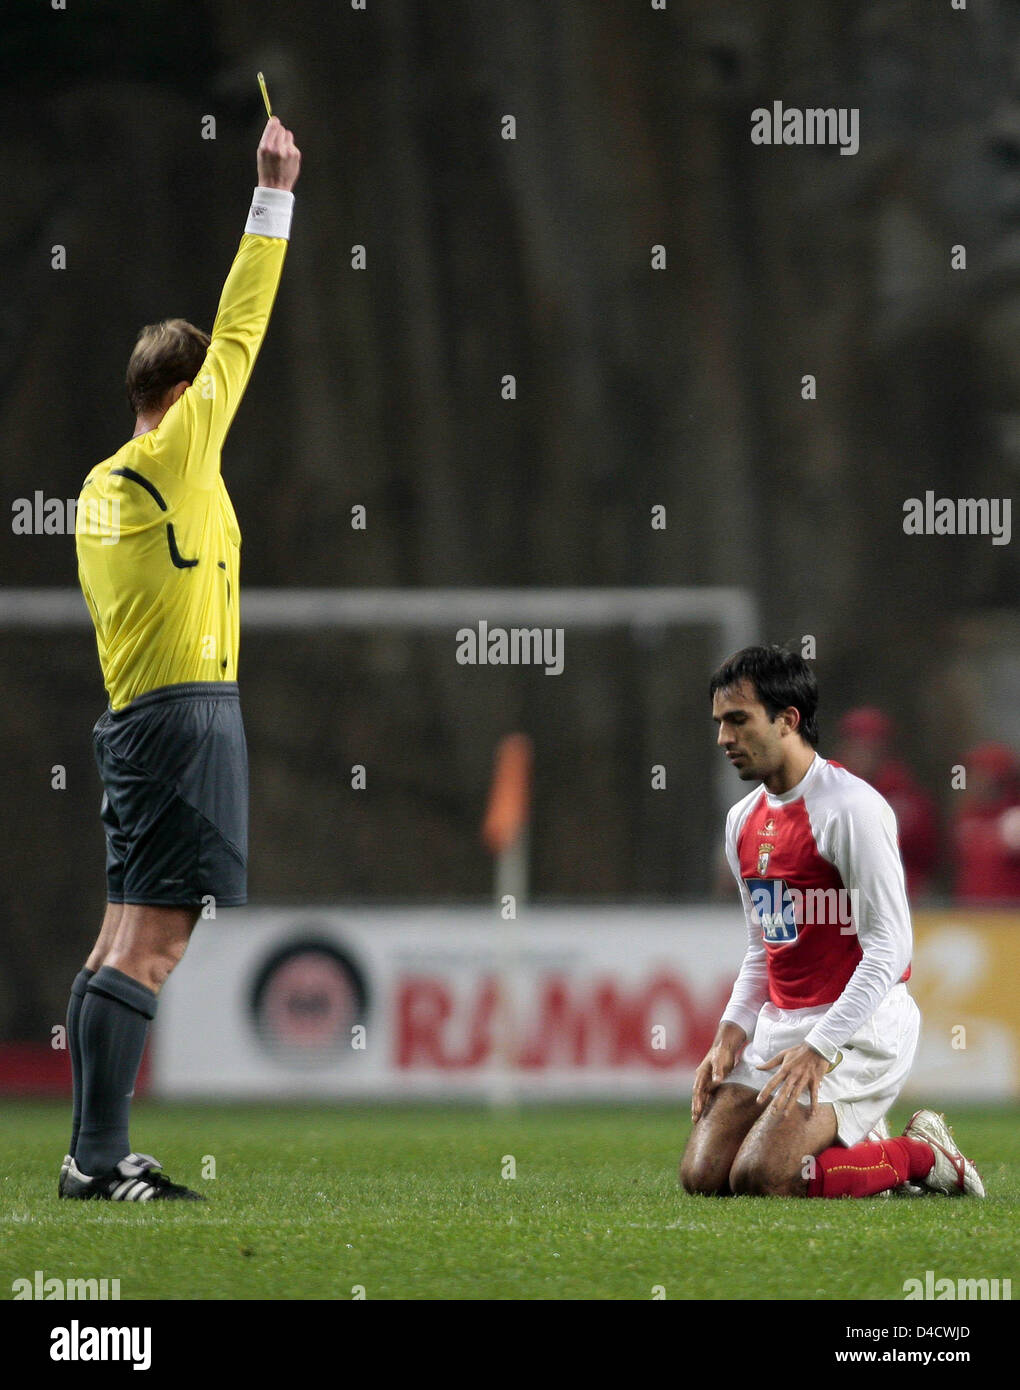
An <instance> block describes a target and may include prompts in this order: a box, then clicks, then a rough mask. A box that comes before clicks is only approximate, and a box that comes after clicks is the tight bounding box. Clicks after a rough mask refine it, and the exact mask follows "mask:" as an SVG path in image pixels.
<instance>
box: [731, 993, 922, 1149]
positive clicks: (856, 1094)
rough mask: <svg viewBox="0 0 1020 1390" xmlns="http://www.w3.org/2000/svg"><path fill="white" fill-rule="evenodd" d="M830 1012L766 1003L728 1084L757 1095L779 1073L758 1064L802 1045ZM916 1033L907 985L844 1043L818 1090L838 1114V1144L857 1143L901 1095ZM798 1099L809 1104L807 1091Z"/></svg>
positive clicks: (916, 1012)
mask: <svg viewBox="0 0 1020 1390" xmlns="http://www.w3.org/2000/svg"><path fill="white" fill-rule="evenodd" d="M828 1008H829V1006H828V1005H822V1006H821V1007H819V1008H812V1009H779V1008H777V1007H776V1006H775V1004H772V1003H766V1004H764V1005H763V1006H762V1008H761V1011H760V1013H759V1014H758V1022H757V1024H756V1026H755V1030H754V1037H753V1038H751V1039H750V1040H749V1042H748V1043H747V1045H746V1046H745V1048H744V1051H743V1053H742V1054H741V1057H740V1060H739V1061H738V1062H737V1065H736V1066H735V1067H734V1068H733V1070H732V1071H731V1072H730V1074H729V1076H728V1077H727V1078H726V1082H734V1083H735V1084H737V1085H740V1086H751V1087H753V1088H754V1090H756V1091H760V1090H761V1088H762V1087H763V1086H764V1085H765V1083H766V1081H769V1080H770V1079H771V1078H772V1077H774V1076H775V1075H776V1072H777V1071H778V1070H779V1068H778V1067H774V1068H773V1069H772V1071H762V1070H761V1068H760V1063H762V1062H767V1061H769V1060H770V1059H771V1058H772V1057H774V1056H775V1055H776V1053H777V1052H782V1051H783V1049H784V1048H787V1047H796V1045H797V1044H798V1043H801V1042H803V1041H804V1039H805V1038H806V1037H807V1035H808V1033H809V1032H810V1031H811V1029H812V1028H813V1027H814V1025H815V1024H816V1023H817V1022H818V1020H819V1019H820V1018H822V1017H823V1016H824V1015H825V1014H826V1013H827V1012H828ZM920 1031H921V1013H920V1010H919V1009H918V1007H917V1005H916V1004H915V1003H914V1001H913V999H912V998H911V997H910V995H909V994H908V993H907V987H906V985H904V984H896V985H893V987H892V989H891V990H890V991H889V993H888V994H887V995H886V997H885V999H884V1000H883V1001H882V1003H881V1004H879V1006H878V1008H877V1009H876V1010H875V1012H874V1013H873V1014H872V1015H871V1017H870V1018H869V1019H868V1021H867V1023H865V1024H864V1026H863V1027H862V1028H860V1029H859V1030H858V1031H857V1032H856V1033H855V1034H854V1035H853V1037H852V1038H851V1039H850V1040H849V1042H846V1043H844V1044H843V1046H842V1048H841V1049H840V1051H841V1052H842V1054H843V1055H842V1058H841V1059H840V1060H839V1061H837V1063H836V1065H835V1066H834V1067H833V1069H832V1071H830V1072H827V1073H826V1075H825V1076H823V1077H822V1080H821V1084H820V1085H819V1087H818V1101H819V1104H821V1105H831V1106H832V1107H833V1109H834V1110H835V1112H836V1126H837V1128H836V1136H837V1138H838V1139H839V1141H840V1143H841V1144H845V1145H846V1146H847V1147H848V1148H849V1147H850V1145H852V1144H858V1143H860V1141H861V1140H862V1139H863V1138H864V1137H865V1135H866V1134H867V1133H868V1131H869V1130H870V1129H871V1128H872V1127H873V1126H874V1125H876V1124H878V1122H879V1121H880V1120H881V1119H882V1117H883V1115H884V1114H885V1113H886V1111H887V1110H888V1109H889V1107H890V1105H892V1103H893V1101H894V1100H895V1099H896V1097H897V1096H898V1095H899V1093H900V1090H901V1088H902V1086H903V1083H904V1081H906V1079H907V1076H908V1075H909V1073H910V1068H911V1066H912V1065H913V1061H914V1053H915V1052H916V1051H917V1038H918V1034H919V1033H920ZM724 1084H725V1083H724ZM798 1099H799V1101H800V1103H801V1104H802V1105H807V1104H809V1102H810V1097H809V1096H808V1093H807V1092H806V1091H805V1092H804V1094H803V1095H802V1096H800V1097H798Z"/></svg>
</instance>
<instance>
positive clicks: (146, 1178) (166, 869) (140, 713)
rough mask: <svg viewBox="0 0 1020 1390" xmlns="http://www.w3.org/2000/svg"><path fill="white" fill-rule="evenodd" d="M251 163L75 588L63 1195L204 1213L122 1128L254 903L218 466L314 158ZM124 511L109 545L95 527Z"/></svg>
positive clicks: (235, 555) (84, 548)
mask: <svg viewBox="0 0 1020 1390" xmlns="http://www.w3.org/2000/svg"><path fill="white" fill-rule="evenodd" d="M257 163H258V187H257V188H256V189H255V196H254V198H253V200H252V204H251V210H250V212H249V214H248V222H247V225H246V226H245V230H244V236H243V237H242V238H241V245H240V247H239V249H238V252H237V255H236V257H235V259H234V264H233V266H232V267H231V270H230V274H229V275H228V277H227V282H226V284H225V285H224V288H223V294H222V296H221V299H220V304H219V310H218V312H217V315H216V322H215V323H214V325H213V331H212V337H211V338H210V337H209V336H208V335H207V334H205V333H203V332H201V330H199V329H197V328H195V327H194V326H193V325H192V324H190V323H187V322H186V321H185V320H184V319H168V320H165V321H164V322H163V323H159V324H155V325H153V326H151V327H148V328H144V329H142V331H141V333H140V334H139V336H138V341H137V342H136V344H135V347H134V351H133V352H132V354H131V359H130V361H129V363H128V369H127V390H128V397H129V400H130V403H131V408H132V410H133V411H134V412H135V416H136V422H135V431H134V436H133V437H132V438H131V439H130V440H129V441H128V443H126V444H125V445H123V447H122V448H120V449H119V450H118V451H117V452H116V453H115V454H114V455H113V457H112V458H108V459H106V461H105V462H103V463H101V464H99V465H98V467H96V468H94V469H93V470H92V472H91V473H90V474H89V475H88V477H87V478H86V479H85V482H84V484H83V486H82V491H81V496H80V498H79V505H78V510H77V523H76V536H75V540H76V546H77V552H78V577H79V580H80V582H81V588H82V593H83V594H84V596H85V602H86V604H87V605H88V609H89V612H90V613H91V615H92V621H93V623H94V625H95V629H96V643H97V645H98V648H99V660H100V664H101V666H102V670H103V679H104V683H105V685H106V689H107V692H108V694H109V709H108V710H107V711H106V713H105V714H103V715H102V716H101V718H100V719H99V721H98V723H97V724H96V726H95V729H94V731H93V743H94V747H95V754H96V761H97V763H98V765H99V772H100V776H101V777H102V779H103V786H104V789H105V792H104V796H103V803H102V809H101V816H102V820H103V824H104V826H105V830H106V877H107V907H106V915H105V917H104V918H103V925H102V929H101V931H100V933H99V939H98V941H97V942H96V944H95V947H94V948H93V951H92V954H91V955H90V956H89V958H88V960H87V961H86V963H85V968H84V969H83V970H81V971H80V972H79V973H78V975H77V976H76V977H75V980H74V983H73V985H72V986H71V999H70V1003H69V1005H68V1011H67V1036H68V1041H69V1047H70V1052H71V1067H72V1074H73V1079H74V1113H73V1120H72V1128H71V1145H70V1151H69V1153H68V1155H67V1157H66V1158H65V1159H64V1163H63V1166H62V1168H61V1173H60V1184H59V1191H60V1195H61V1197H69V1198H78V1199H84V1200H88V1199H90V1198H100V1199H103V1200H106V1201H114V1202H147V1201H152V1200H157V1199H164V1198H184V1199H190V1200H201V1198H200V1197H199V1195H198V1194H197V1193H195V1192H191V1191H189V1190H188V1189H187V1188H186V1187H181V1186H178V1185H177V1184H175V1183H172V1182H170V1181H169V1179H168V1178H166V1177H165V1176H164V1175H163V1173H162V1172H161V1165H160V1164H159V1163H157V1162H156V1160H155V1159H154V1158H152V1157H151V1156H150V1155H148V1154H141V1153H135V1152H132V1150H131V1144H130V1142H129V1139H128V1120H129V1114H130V1104H131V1096H132V1094H133V1091H134V1085H135V1078H136V1076H137V1073H138V1065H139V1062H140V1061H141V1057H142V1050H143V1048H144V1045H145V1036H146V1033H147V1031H148V1027H149V1022H150V1020H151V1019H152V1018H153V1017H154V1016H155V1013H156V1002H157V996H158V994H159V991H160V988H161V986H162V985H163V983H164V981H165V980H166V978H167V976H168V975H169V974H170V972H171V970H173V968H174V966H175V965H176V964H177V962H178V961H179V960H180V959H181V957H182V956H183V954H184V951H185V949H186V947H187V944H188V939H189V938H190V936H191V932H192V929H193V928H194V925H195V922H196V921H197V919H198V916H199V913H200V911H201V910H202V909H203V907H205V906H207V905H210V904H214V905H215V907H217V908H219V907H231V906H236V905H238V904H241V903H244V902H246V901H247V855H248V758H247V749H246V746H245V738H244V725H243V723H242V720H241V707H240V703H239V698H238V688H237V651H238V639H239V630H240V629H239V615H238V573H239V558H240V546H241V533H240V531H239V529H238V525H237V518H236V517H235V515H234V509H233V507H232V505H231V502H230V498H229V496H228V495H227V489H226V487H225V486H224V483H223V477H222V474H221V472H220V451H221V449H222V447H223V442H224V440H225V438H226V435H227V431H228V430H229V428H230V424H231V421H232V420H233V418H234V415H235V413H236V411H237V408H238V406H239V405H240V403H241V398H242V396H243V395H244V392H245V388H246V387H247V385H248V380H249V378H250V376H251V372H252V368H253V366H254V364H255V359H256V357H257V356H258V352H259V349H260V347H261V346H262V340H263V338H264V336H265V332H266V327H267V325H268V323H269V315H270V313H271V311H272V307H273V301H274V299H275V297H276V291H277V288H278V286H279V283H280V276H281V274H282V272H283V262H284V257H285V256H286V252H287V241H288V237H289V235H290V222H291V214H292V211H293V206H294V195H293V193H292V192H291V190H292V189H293V187H294V184H295V183H296V181H297V177H298V172H299V170H300V167H301V154H300V151H299V150H298V149H297V147H296V145H295V144H294V139H293V136H292V134H291V132H290V131H289V130H286V129H285V128H284V127H283V126H282V125H281V124H280V122H279V120H277V119H276V117H275V116H274V117H273V118H272V119H271V120H270V121H269V123H268V124H267V126H266V128H265V131H264V132H263V135H262V139H261V141H260V143H259V148H258V155H257ZM104 504H105V505H104ZM111 515H112V516H115V517H117V518H118V530H117V532H116V534H115V535H114V534H111V533H107V534H103V528H102V527H100V526H97V525H95V524H90V521H94V518H95V517H97V516H99V517H109V516H111Z"/></svg>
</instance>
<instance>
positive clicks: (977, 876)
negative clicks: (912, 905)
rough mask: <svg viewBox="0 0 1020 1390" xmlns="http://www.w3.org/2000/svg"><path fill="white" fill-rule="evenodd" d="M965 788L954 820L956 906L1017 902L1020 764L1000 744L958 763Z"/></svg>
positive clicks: (973, 751) (984, 745) (985, 747)
mask: <svg viewBox="0 0 1020 1390" xmlns="http://www.w3.org/2000/svg"><path fill="white" fill-rule="evenodd" d="M963 766H964V767H965V769H966V772H967V786H966V790H965V791H964V793H963V798H962V803H961V805H960V809H959V810H958V811H957V813H956V815H955V816H954V818H953V850H954V857H955V861H956V894H955V896H956V901H957V902H958V903H997V904H999V905H1003V904H1006V903H1013V904H1020V763H1018V761H1017V756H1016V754H1015V753H1014V752H1013V750H1012V749H1011V748H1009V747H1007V746H1006V744H1004V743H981V744H978V746H977V747H976V748H972V749H971V751H970V752H969V753H968V754H967V756H966V757H965V758H964V760H963Z"/></svg>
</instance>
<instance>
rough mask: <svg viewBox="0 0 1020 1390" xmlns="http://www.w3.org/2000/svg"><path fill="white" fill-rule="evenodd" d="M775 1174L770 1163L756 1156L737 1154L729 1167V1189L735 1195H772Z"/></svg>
mask: <svg viewBox="0 0 1020 1390" xmlns="http://www.w3.org/2000/svg"><path fill="white" fill-rule="evenodd" d="M774 1186H775V1175H774V1174H773V1172H772V1170H771V1167H770V1165H769V1164H768V1163H767V1162H765V1161H763V1160H762V1159H760V1158H757V1157H741V1156H740V1155H739V1154H738V1155H737V1157H736V1159H735V1160H734V1163H733V1167H732V1168H731V1169H730V1190H731V1191H732V1192H733V1194H734V1195H735V1196H737V1197H771V1196H774V1195H775V1193H774V1190H773V1189H774Z"/></svg>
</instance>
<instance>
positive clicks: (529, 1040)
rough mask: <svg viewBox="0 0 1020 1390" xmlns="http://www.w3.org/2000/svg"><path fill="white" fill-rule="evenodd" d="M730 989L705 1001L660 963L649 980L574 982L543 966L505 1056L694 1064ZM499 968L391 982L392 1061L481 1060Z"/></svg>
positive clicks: (581, 1064)
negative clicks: (465, 980)
mask: <svg viewBox="0 0 1020 1390" xmlns="http://www.w3.org/2000/svg"><path fill="white" fill-rule="evenodd" d="M729 995H730V987H729V986H728V985H727V986H725V987H724V988H721V989H720V990H719V991H717V994H716V996H714V997H710V998H708V999H707V1000H702V999H698V998H695V996H694V995H693V994H692V992H691V989H690V988H689V987H688V985H687V984H686V982H685V981H683V980H681V979H680V978H679V977H678V976H676V975H675V974H673V973H672V972H670V971H667V970H663V971H660V972H659V973H658V974H656V975H653V976H652V977H651V978H649V979H648V980H646V981H644V982H641V983H637V984H633V985H631V984H627V983H624V982H622V981H620V980H619V979H609V978H603V979H588V980H578V979H577V978H571V977H570V976H568V975H565V974H546V975H544V976H542V977H541V978H540V979H539V980H538V982H537V984H536V985H535V986H534V987H533V988H532V989H531V990H530V991H529V1006H528V1008H527V1010H526V1013H527V1017H526V1018H523V1017H522V1018H517V1019H514V1020H512V1022H511V1024H510V1028H509V1035H510V1037H511V1038H512V1042H511V1043H510V1054H511V1056H510V1060H512V1062H513V1064H514V1065H515V1066H516V1067H518V1068H520V1069H522V1070H527V1071H541V1070H543V1069H545V1068H549V1067H566V1068H570V1069H577V1070H584V1069H592V1068H607V1067H637V1068H639V1069H648V1068H652V1069H655V1070H666V1069H668V1068H671V1067H675V1068H680V1069H686V1068H688V1067H696V1066H697V1065H698V1063H699V1062H700V1061H701V1059H702V1058H703V1057H704V1055H705V1053H706V1052H707V1051H708V1049H709V1047H710V1046H711V1044H712V1038H713V1037H714V1035H715V1030H716V1026H717V1024H718V1022H719V1016H720V1014H721V1013H722V1011H723V1009H724V1007H725V1005H726V1002H727V1000H728V999H729ZM500 1003H501V995H500V984H499V979H498V976H495V975H485V976H481V977H479V978H477V979H475V980H472V981H471V982H470V983H469V984H467V985H460V986H458V985H457V984H455V983H454V982H453V981H451V980H450V979H449V978H444V977H442V976H439V975H424V974H422V975H409V976H404V977H403V978H402V979H400V980H398V982H397V985H396V989H395V1001H394V1017H395V1029H396V1031H395V1038H394V1048H395V1057H394V1060H395V1063H396V1065H397V1066H398V1067H400V1068H402V1069H404V1070H415V1069H418V1070H421V1069H425V1068H439V1069H440V1070H444V1071H449V1070H463V1069H470V1068H472V1067H481V1066H483V1065H484V1064H485V1063H486V1062H488V1061H489V1059H490V1058H491V1057H492V1054H493V1049H494V1048H495V1047H497V1046H498V1045H499V1038H500V1030H501V1028H502V1027H504V1025H503V1023H502V1014H503V1010H502V1009H501V1007H500Z"/></svg>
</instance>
